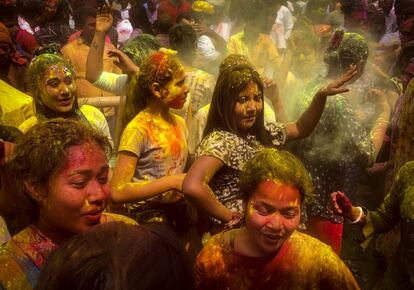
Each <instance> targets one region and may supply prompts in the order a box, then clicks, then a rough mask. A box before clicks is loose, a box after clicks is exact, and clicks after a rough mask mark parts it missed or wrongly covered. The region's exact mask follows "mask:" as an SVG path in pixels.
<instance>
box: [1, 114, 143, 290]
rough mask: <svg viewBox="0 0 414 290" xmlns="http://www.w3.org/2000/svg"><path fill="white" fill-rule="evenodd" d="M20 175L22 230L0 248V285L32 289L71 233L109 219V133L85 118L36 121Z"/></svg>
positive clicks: (20, 158)
mask: <svg viewBox="0 0 414 290" xmlns="http://www.w3.org/2000/svg"><path fill="white" fill-rule="evenodd" d="M16 148H17V149H16V153H15V156H14V159H13V160H12V161H11V163H10V171H11V173H12V176H13V177H14V179H15V182H16V186H17V187H18V189H19V190H18V192H16V194H15V199H16V202H20V204H19V206H20V209H21V215H23V216H25V217H27V218H28V221H27V224H26V225H25V226H27V227H25V228H24V229H23V230H21V231H20V232H19V233H17V234H16V235H14V236H13V237H12V239H11V240H10V241H9V242H7V243H6V244H4V245H3V246H1V247H0V265H1V267H0V289H19V290H25V289H33V288H34V287H35V286H36V283H37V279H38V277H39V274H40V268H41V267H42V265H43V263H44V262H45V260H46V259H47V257H48V255H49V254H50V253H51V251H52V250H53V249H55V248H56V247H57V246H58V245H60V244H61V243H63V242H65V241H67V240H69V239H70V238H71V237H72V236H74V235H76V234H78V233H82V232H85V231H87V230H89V229H90V228H91V227H93V226H95V225H99V224H102V223H107V222H110V221H122V222H126V223H129V224H136V223H135V222H134V221H133V220H131V219H129V218H127V217H122V216H118V215H114V214H108V213H104V212H103V211H104V209H105V207H106V205H107V202H108V198H109V195H110V185H109V182H108V173H109V167H108V160H107V157H106V156H107V154H108V153H110V144H109V142H108V140H107V138H106V137H105V136H103V135H102V134H101V133H99V132H97V131H95V130H93V129H92V128H90V127H89V126H86V125H84V124H82V123H80V122H76V121H74V120H69V119H53V120H49V121H44V122H42V123H39V124H37V125H34V126H33V127H32V128H31V129H29V131H28V132H27V133H26V134H25V135H24V136H23V137H22V139H21V140H20V141H19V142H18V144H17V147H16Z"/></svg>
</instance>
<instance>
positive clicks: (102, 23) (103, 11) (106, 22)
mask: <svg viewBox="0 0 414 290" xmlns="http://www.w3.org/2000/svg"><path fill="white" fill-rule="evenodd" d="M112 23H113V18H112V14H111V8H110V7H109V6H108V5H106V4H104V5H102V6H101V7H98V12H97V13H96V25H95V30H96V31H97V32H104V33H107V32H108V31H109V30H110V29H111V27H112Z"/></svg>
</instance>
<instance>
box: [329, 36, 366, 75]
mask: <svg viewBox="0 0 414 290" xmlns="http://www.w3.org/2000/svg"><path fill="white" fill-rule="evenodd" d="M367 58H368V42H367V40H366V39H365V37H364V36H362V35H361V34H358V33H354V32H344V31H343V30H337V31H335V33H334V35H333V36H332V39H331V42H330V45H329V47H328V49H327V51H326V52H325V57H324V60H325V62H326V63H327V64H328V65H329V67H330V69H332V68H336V69H337V70H339V71H340V72H344V71H345V70H347V69H348V68H349V66H350V65H351V64H355V65H359V64H360V63H365V61H366V60H367Z"/></svg>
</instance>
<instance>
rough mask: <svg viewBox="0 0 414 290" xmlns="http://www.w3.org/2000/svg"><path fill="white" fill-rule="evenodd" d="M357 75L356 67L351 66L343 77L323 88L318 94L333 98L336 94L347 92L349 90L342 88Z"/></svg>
mask: <svg viewBox="0 0 414 290" xmlns="http://www.w3.org/2000/svg"><path fill="white" fill-rule="evenodd" d="M357 73H358V70H357V66H356V65H354V64H351V65H350V66H349V69H348V70H347V71H346V72H345V73H344V74H343V75H341V76H340V77H339V78H337V79H336V80H334V81H333V82H332V83H330V84H329V85H328V86H326V87H325V88H322V89H320V90H319V92H318V93H319V94H321V95H323V96H334V95H336V94H341V93H345V92H349V89H347V88H343V87H342V86H343V85H344V84H346V83H347V82H349V81H350V80H351V79H352V78H353V77H354V76H355V75H356V74H357Z"/></svg>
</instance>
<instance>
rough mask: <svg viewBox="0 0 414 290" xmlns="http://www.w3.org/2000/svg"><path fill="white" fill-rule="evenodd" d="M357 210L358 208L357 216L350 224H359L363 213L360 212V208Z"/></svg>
mask: <svg viewBox="0 0 414 290" xmlns="http://www.w3.org/2000/svg"><path fill="white" fill-rule="evenodd" d="M358 208H359V215H358V217H357V218H356V219H355V220H353V221H352V222H349V223H350V224H356V223H359V221H360V220H361V218H362V214H363V213H364V211H363V210H362V207H360V206H358Z"/></svg>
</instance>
